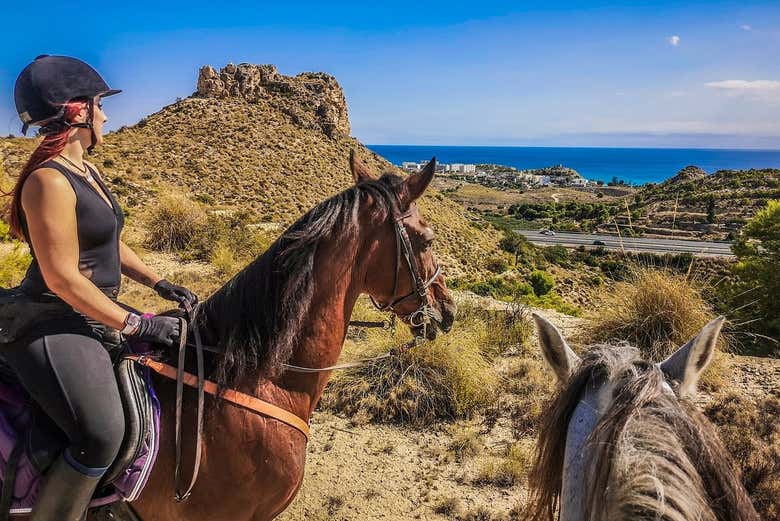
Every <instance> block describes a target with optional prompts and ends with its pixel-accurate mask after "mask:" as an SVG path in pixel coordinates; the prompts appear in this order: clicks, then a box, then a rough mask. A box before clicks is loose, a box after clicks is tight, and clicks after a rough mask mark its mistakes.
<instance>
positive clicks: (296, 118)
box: [195, 63, 349, 137]
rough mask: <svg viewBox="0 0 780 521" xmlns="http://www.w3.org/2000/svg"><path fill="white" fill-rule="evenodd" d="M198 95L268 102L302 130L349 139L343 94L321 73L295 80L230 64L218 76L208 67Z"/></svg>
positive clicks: (200, 77)
mask: <svg viewBox="0 0 780 521" xmlns="http://www.w3.org/2000/svg"><path fill="white" fill-rule="evenodd" d="M195 95H196V96H198V97H201V98H220V99H224V98H241V99H244V100H246V101H248V102H250V103H263V102H265V103H268V104H270V105H272V106H273V107H274V108H276V109H278V110H280V111H281V112H283V113H285V114H287V115H288V116H290V117H291V118H292V120H293V122H294V123H295V124H297V125H299V126H302V127H305V128H310V129H320V130H322V131H323V132H324V133H325V134H326V135H328V136H329V137H334V136H336V135H342V136H349V115H348V113H347V101H346V99H345V98H344V91H343V90H341V86H340V85H339V84H338V82H337V81H336V78H334V77H333V76H331V75H329V74H325V73H322V72H304V73H301V74H298V75H297V76H294V77H292V76H285V75H284V74H280V73H279V71H278V70H277V69H276V66H274V65H252V64H249V63H241V64H239V65H233V64H232V63H229V64H227V65H226V66H225V67H223V68H222V69H220V71H219V72H217V71H216V70H215V69H214V68H213V67H211V66H210V65H206V66H204V67H202V68H201V69H200V74H199V75H198V91H197V92H196V94H195Z"/></svg>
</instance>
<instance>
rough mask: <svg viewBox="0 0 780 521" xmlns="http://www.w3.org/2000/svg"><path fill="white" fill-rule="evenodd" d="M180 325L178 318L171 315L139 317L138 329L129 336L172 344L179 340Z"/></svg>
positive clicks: (155, 342)
mask: <svg viewBox="0 0 780 521" xmlns="http://www.w3.org/2000/svg"><path fill="white" fill-rule="evenodd" d="M180 335H181V327H180V325H179V319H178V318H173V317H163V316H156V317H141V323H140V324H139V325H138V329H137V330H136V332H135V333H133V334H132V335H131V336H133V337H135V338H137V339H138V340H141V341H143V342H151V343H152V344H163V345H165V346H168V347H170V346H172V345H174V343H177V342H178V341H179V337H180Z"/></svg>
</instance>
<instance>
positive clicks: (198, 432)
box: [125, 209, 441, 502]
mask: <svg viewBox="0 0 780 521" xmlns="http://www.w3.org/2000/svg"><path fill="white" fill-rule="evenodd" d="M410 216H411V209H410V210H408V211H406V212H405V213H404V214H402V215H400V216H396V217H395V218H394V219H393V229H394V230H395V238H396V262H395V273H394V276H393V292H392V293H391V294H392V295H395V293H396V291H397V289H398V279H399V274H400V271H401V265H402V259H403V260H405V261H406V264H407V266H408V267H409V273H410V274H411V278H412V285H413V289H412V291H411V292H409V293H408V294H406V295H403V296H401V297H398V298H396V299H394V300H392V301H391V302H390V303H389V304H380V303H378V302H377V301H376V300H375V299H374V297H373V296H371V295H369V298H370V299H371V303H372V304H373V305H374V306H375V307H376V308H377V309H378V310H379V311H390V312H391V313H393V314H394V315H395V314H396V312H395V306H397V305H398V304H400V303H401V302H404V301H406V300H407V299H409V298H412V297H417V299H418V301H419V306H418V308H417V309H416V310H415V311H413V312H412V313H410V314H408V315H404V316H403V318H404V319H405V320H406V321H407V322H408V323H409V325H411V326H412V327H422V328H423V335H422V336H417V337H415V338H414V339H413V340H411V341H409V342H407V343H405V344H403V345H401V346H399V347H398V348H396V349H393V350H391V351H388V352H387V353H385V354H382V355H379V356H376V357H373V358H367V359H363V360H357V361H355V362H349V363H345V364H340V365H334V366H330V367H322V368H310V367H299V366H295V365H290V364H283V367H284V368H285V369H287V370H289V371H295V372H300V373H319V372H324V371H331V370H334V369H347V368H352V367H359V366H363V365H367V364H370V363H373V362H375V361H377V360H381V359H383V358H388V357H390V356H394V355H398V354H400V353H403V352H404V351H406V350H408V349H410V348H412V347H414V346H416V345H418V344H419V343H420V342H421V341H423V340H424V337H425V334H426V333H427V328H428V327H429V326H430V323H431V319H432V318H435V316H436V315H435V314H434V312H433V307H432V305H431V299H430V296H429V295H428V288H429V287H430V286H431V284H433V282H434V281H435V280H436V279H437V278H438V277H439V275H440V274H441V267H440V266H439V265H438V264H437V265H436V270H435V271H434V273H433V275H432V276H431V277H430V278H428V279H423V278H422V277H421V276H420V272H419V267H418V263H417V260H416V259H415V257H414V250H413V249H412V243H411V240H410V239H409V234H408V233H407V232H406V227H405V226H404V220H405V219H407V218H408V217H410ZM183 306H184V310H185V312H186V315H187V318H188V319H189V322H188V320H186V319H184V318H180V319H179V320H180V326H181V333H180V337H179V346H178V360H177V367H172V366H170V365H168V364H165V363H163V362H160V361H158V360H154V359H153V358H151V357H149V356H146V355H135V354H133V355H127V356H126V357H125V358H128V359H131V360H134V361H136V362H137V363H139V364H140V365H143V366H144V367H148V368H149V369H151V370H152V371H154V372H156V373H158V374H160V375H162V376H165V377H167V378H170V379H175V380H176V409H175V417H176V430H175V446H176V449H175V451H176V454H175V455H176V464H175V470H174V499H175V500H176V501H178V502H182V501H185V500H186V499H187V498H188V497H189V496H190V495H191V493H192V489H193V488H194V487H195V483H196V482H197V479H198V473H199V470H200V460H201V451H202V439H203V416H204V402H205V396H204V394H205V393H208V394H211V395H213V396H215V397H217V398H219V399H222V400H225V401H228V402H230V403H232V404H234V405H237V406H239V407H242V408H244V409H247V410H249V411H251V412H254V413H256V414H262V415H264V416H268V417H270V418H275V419H277V420H279V421H281V422H283V423H286V424H287V425H289V426H291V427H293V428H295V429H297V430H298V431H299V432H301V433H302V434H303V435H304V437H305V438H306V441H308V440H309V436H310V430H309V425H308V423H307V422H306V421H305V420H303V419H301V418H300V417H298V416H297V415H295V414H293V413H291V412H289V411H287V410H285V409H282V408H281V407H278V406H276V405H273V404H271V403H269V402H266V401H264V400H261V399H260V398H256V397H254V396H251V395H248V394H245V393H241V392H238V391H236V390H234V389H219V387H218V386H217V384H216V383H215V382H212V381H210V380H206V379H205V376H204V373H205V371H204V361H203V351H204V350H205V351H209V352H212V353H216V354H222V351H220V350H219V349H218V348H216V347H214V346H205V345H203V342H202V341H201V336H200V330H199V328H198V321H197V320H196V319H195V313H196V309H197V308H196V309H193V308H192V307H191V306H190V305H189V304H188V303H183ZM349 324H350V325H352V326H358V327H386V326H387V325H388V322H366V321H355V322H350V323H349ZM188 325H189V326H190V327H191V328H192V331H193V336H194V339H195V343H194V344H189V343H188V342H187V329H188ZM389 326H390V327H391V328H393V327H394V326H395V318H394V316H393V318H392V319H391V321H390V322H389ZM188 345H190V346H193V347H195V356H196V370H197V374H196V375H193V374H191V373H187V372H185V370H184V367H185V363H186V354H187V346H188ZM184 385H187V386H188V387H193V388H195V389H197V393H198V397H197V418H196V427H195V438H196V444H195V460H194V467H193V470H192V474H191V477H190V483H189V485H188V486H187V489H186V490H184V491H183V492H182V491H181V489H180V488H179V481H180V479H181V452H182V443H181V442H182V409H183V401H184V400H183V398H184Z"/></svg>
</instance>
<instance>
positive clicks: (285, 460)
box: [132, 157, 455, 521]
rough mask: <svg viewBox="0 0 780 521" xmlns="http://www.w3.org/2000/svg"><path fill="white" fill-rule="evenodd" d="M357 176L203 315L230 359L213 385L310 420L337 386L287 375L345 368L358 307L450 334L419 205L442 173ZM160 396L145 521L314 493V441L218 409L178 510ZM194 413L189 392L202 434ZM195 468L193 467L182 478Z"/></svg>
mask: <svg viewBox="0 0 780 521" xmlns="http://www.w3.org/2000/svg"><path fill="white" fill-rule="evenodd" d="M351 167H352V173H353V175H354V178H355V185H354V186H352V187H351V188H349V189H347V190H345V191H344V192H341V193H340V194H338V195H336V196H334V197H332V198H330V199H328V200H326V201H324V202H323V203H321V204H319V205H318V206H316V207H315V208H313V209H312V210H311V211H309V212H308V213H307V214H306V215H304V216H303V217H302V218H301V219H300V220H299V221H298V222H297V223H295V224H294V225H293V226H292V227H290V228H289V229H288V230H287V231H286V232H285V233H284V234H283V235H282V236H281V237H280V238H279V239H278V240H277V241H276V242H275V243H274V244H273V245H272V246H271V247H270V248H269V250H268V251H267V252H266V253H265V254H263V255H262V256H260V257H258V258H257V259H256V260H255V261H253V262H252V263H251V264H250V265H249V266H247V267H246V268H245V269H244V270H243V271H241V272H240V273H238V274H237V275H236V276H235V277H233V279H231V280H230V281H229V282H228V283H227V284H225V285H224V286H223V287H222V288H221V289H219V290H218V291H217V292H216V293H215V294H214V295H212V296H211V297H210V298H209V299H208V300H207V301H206V302H204V303H203V305H202V306H201V311H200V314H199V316H200V317H202V319H201V320H200V321H199V323H200V325H201V329H202V332H203V341H204V343H206V344H212V345H217V346H219V348H220V349H221V350H222V351H223V352H222V353H220V354H217V355H212V356H209V357H208V358H207V371H209V372H210V376H211V378H212V379H216V380H217V382H218V383H219V384H221V385H224V386H229V387H232V388H235V389H237V390H239V391H241V392H244V393H247V394H250V395H253V396H256V397H259V398H261V399H263V400H266V401H268V402H270V403H272V404H275V405H277V406H279V407H282V408H284V409H287V410H288V411H291V412H293V413H295V414H296V415H298V416H299V417H300V418H302V419H304V420H306V421H308V420H309V418H310V416H311V414H312V411H313V410H314V408H315V407H316V405H317V402H318V401H319V399H320V396H321V394H322V392H323V390H324V388H325V385H326V384H327V382H328V377H329V375H330V374H329V373H328V372H321V373H314V374H301V373H294V372H285V371H284V368H283V364H285V363H290V364H295V365H298V366H306V367H314V368H318V367H327V366H330V365H332V364H334V363H335V362H336V361H337V359H338V358H339V354H340V352H341V348H342V344H343V342H344V338H345V335H346V333H347V327H348V322H349V319H350V315H351V313H352V309H353V307H354V305H355V301H356V299H357V298H358V296H359V295H360V294H363V293H367V294H369V295H370V296H371V297H372V298H373V299H374V300H375V301H376V302H379V303H382V305H388V304H393V308H394V311H395V312H396V313H397V315H398V316H399V317H401V319H402V320H404V321H406V322H407V323H410V322H411V324H410V328H411V329H412V331H413V333H415V334H422V331H421V328H422V326H420V325H419V323H420V322H421V320H420V315H419V313H417V311H418V310H419V309H420V307H421V301H424V300H428V301H430V306H429V307H428V309H427V313H428V314H429V315H430V316H431V317H432V322H433V324H435V325H436V327H432V326H431V327H428V328H427V336H428V337H429V338H432V337H433V336H435V335H436V329H437V328H438V329H441V330H442V331H448V330H449V328H450V327H451V325H452V321H453V319H454V313H455V306H454V304H453V302H452V299H451V297H450V295H449V292H448V291H447V288H446V286H445V283H444V279H443V277H442V276H441V275H439V271H438V267H437V263H436V259H435V258H434V255H433V252H432V249H431V246H432V242H433V239H434V236H433V231H432V230H431V228H430V227H428V226H427V225H426V224H425V221H424V220H423V219H422V217H421V216H420V214H419V212H418V210H417V207H416V205H415V204H414V201H415V200H417V199H418V198H419V197H420V196H421V195H422V194H423V192H424V191H425V189H426V188H427V187H428V185H429V184H430V182H431V179H432V178H433V174H434V170H435V160H433V161H431V163H429V164H428V165H427V166H426V167H425V169H424V170H423V171H422V172H420V173H418V174H414V175H410V176H408V177H406V178H402V177H400V176H398V175H395V174H392V173H386V174H384V175H383V176H382V177H381V178H377V177H375V176H374V175H373V174H372V173H371V172H369V170H368V169H367V168H366V167H365V166H364V165H363V164H361V163H360V162H359V161H357V160H356V159H355V158H354V157H353V158H351ZM301 189H305V187H302V188H301ZM396 222H399V223H401V224H402V226H401V228H403V231H404V232H405V233H406V234H407V235H408V239H409V241H408V243H409V244H410V245H411V250H412V251H411V252H409V253H410V256H411V262H407V261H406V259H405V258H404V257H403V256H402V255H401V254H400V253H399V252H398V251H397V248H401V244H400V242H399V243H398V244H397V242H396V241H397V238H396ZM401 233H403V232H401ZM412 266H414V268H415V269H417V270H419V274H418V275H419V278H420V279H422V280H424V281H428V283H429V284H428V287H427V290H423V291H422V293H423V295H426V291H427V297H428V298H427V299H426V298H425V296H421V295H420V294H419V293H418V292H417V291H416V289H417V290H419V288H415V287H414V282H413V281H414V277H413V274H412V273H411V268H412ZM407 295H408V297H407ZM396 301H397V302H396ZM155 386H156V389H157V391H158V394H159V397H160V400H161V402H162V410H163V424H162V425H163V426H162V439H161V446H160V456H159V458H158V461H157V464H156V466H155V468H154V470H153V472H152V475H151V478H150V481H149V483H148V484H147V486H146V488H145V490H144V492H143V494H142V495H141V497H140V498H139V499H138V500H137V501H135V502H134V503H133V505H132V506H133V507H134V509H135V510H136V511H137V512H138V514H139V515H140V516H141V518H142V519H143V520H144V521H200V520H203V521H205V520H208V521H263V520H267V519H273V518H274V517H276V516H277V515H278V514H279V513H281V512H282V511H283V510H284V509H285V508H286V507H287V505H289V503H290V502H291V501H292V500H293V498H294V497H295V495H296V493H297V491H298V488H299V487H300V485H301V482H302V480H303V473H304V463H305V460H306V440H305V438H304V436H303V435H302V434H301V432H299V431H297V430H296V429H294V428H292V427H290V426H288V425H286V424H284V423H281V422H280V421H278V420H275V419H272V418H268V417H265V416H262V415H258V414H254V413H252V412H248V411H246V410H244V409H241V408H238V407H235V406H232V405H230V404H226V403H224V402H222V403H217V402H216V401H215V400H213V399H210V398H207V406H208V407H209V413H208V415H207V419H206V426H205V430H204V442H203V455H202V458H201V470H200V479H199V481H198V482H197V485H196V486H195V489H194V490H193V493H192V496H191V497H190V498H189V499H188V500H187V501H185V502H182V503H177V502H175V501H174V500H173V499H172V493H173V490H172V489H173V474H174V440H173V433H174V423H173V421H174V414H173V409H174V401H175V392H174V391H175V389H174V384H173V382H172V381H170V380H165V379H161V378H156V379H155ZM194 406H195V393H194V391H192V390H189V391H187V394H186V396H185V421H186V422H187V423H185V425H191V424H192V422H191V419H192V416H193V414H194V412H193V411H194V408H195V407H194ZM184 437H185V439H187V438H190V439H189V440H188V441H189V445H188V444H186V443H185V446H184V454H185V455H186V454H192V453H193V445H192V443H193V442H192V439H191V438H193V435H192V433H191V432H189V433H187V432H185V435H184ZM191 467H192V461H189V462H187V461H186V457H185V465H184V472H183V474H184V476H185V477H187V476H188V468H191Z"/></svg>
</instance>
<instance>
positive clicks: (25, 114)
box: [14, 54, 122, 134]
mask: <svg viewBox="0 0 780 521" xmlns="http://www.w3.org/2000/svg"><path fill="white" fill-rule="evenodd" d="M119 92H122V91H121V90H116V89H111V88H110V87H109V86H108V84H106V82H105V81H104V80H103V78H102V77H101V76H100V74H98V73H97V71H96V70H95V69H93V68H92V67H90V66H89V65H88V64H86V63H84V62H83V61H81V60H78V59H76V58H71V57H68V56H49V55H47V54H43V55H41V56H38V57H37V58H35V60H34V61H33V62H32V63H31V64H29V65H28V66H27V67H25V68H24V70H23V71H22V72H21V74H19V77H18V78H17V79H16V86H15V87H14V101H15V102H16V111H17V112H18V114H19V118H20V119H21V120H22V123H23V124H24V125H23V127H22V133H23V134H25V133H27V129H28V128H29V127H30V126H31V125H40V124H41V123H45V122H47V121H51V120H54V119H57V118H59V117H60V116H62V114H63V111H64V108H63V105H64V104H65V103H67V102H68V101H70V100H72V99H75V98H89V99H91V98H93V97H94V96H102V97H105V96H111V95H113V94H117V93H119ZM90 125H91V120H90ZM85 126H86V125H85Z"/></svg>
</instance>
